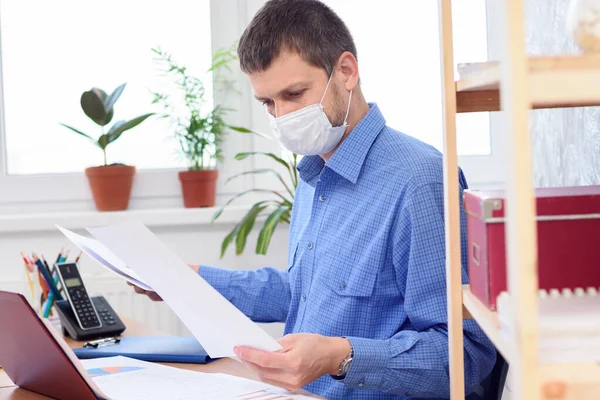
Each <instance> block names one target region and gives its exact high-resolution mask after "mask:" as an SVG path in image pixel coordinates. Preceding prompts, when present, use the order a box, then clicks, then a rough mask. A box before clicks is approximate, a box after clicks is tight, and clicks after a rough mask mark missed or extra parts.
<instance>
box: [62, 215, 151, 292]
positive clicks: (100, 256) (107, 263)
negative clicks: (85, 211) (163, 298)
mask: <svg viewBox="0 0 600 400" xmlns="http://www.w3.org/2000/svg"><path fill="white" fill-rule="evenodd" d="M56 227H57V228H58V229H59V230H60V231H61V232H62V233H63V234H64V235H65V236H66V237H67V238H68V239H69V240H71V242H73V244H75V245H76V246H77V247H79V248H80V249H81V251H83V252H84V253H85V254H87V255H88V256H89V257H90V258H91V259H92V260H94V261H96V262H97V263H99V264H100V265H102V266H103V267H105V268H107V269H108V270H109V271H111V272H113V273H115V274H117V275H119V276H120V277H121V278H124V279H125V280H127V281H129V282H131V283H133V284H134V285H136V286H139V287H141V288H142V289H145V290H152V288H151V287H150V286H148V284H146V283H145V282H144V281H142V278H140V277H139V276H138V275H137V274H136V273H135V272H134V271H133V270H132V269H131V268H128V267H127V265H125V263H123V261H121V260H119V259H118V258H117V257H116V256H115V255H114V254H113V253H112V252H111V251H110V250H109V249H107V248H106V247H105V246H104V245H103V244H102V243H100V242H98V241H97V240H95V239H91V238H87V237H85V236H81V235H78V234H77V233H75V232H71V231H70V230H68V229H65V228H63V227H61V226H58V225H56Z"/></svg>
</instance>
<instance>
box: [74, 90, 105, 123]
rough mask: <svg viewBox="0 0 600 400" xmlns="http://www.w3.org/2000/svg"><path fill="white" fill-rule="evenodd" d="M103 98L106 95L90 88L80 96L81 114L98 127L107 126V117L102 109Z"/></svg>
mask: <svg viewBox="0 0 600 400" xmlns="http://www.w3.org/2000/svg"><path fill="white" fill-rule="evenodd" d="M104 96H106V93H104V92H103V91H102V90H100V89H98V88H92V89H91V90H88V91H86V92H83V94H82V95H81V108H82V109H83V112H84V113H85V115H87V116H88V117H89V118H90V119H91V120H92V121H94V122H95V123H96V124H98V125H100V126H105V125H106V124H108V122H107V119H108V117H109V115H108V114H107V113H106V110H105V109H104ZM111 118H112V116H111Z"/></svg>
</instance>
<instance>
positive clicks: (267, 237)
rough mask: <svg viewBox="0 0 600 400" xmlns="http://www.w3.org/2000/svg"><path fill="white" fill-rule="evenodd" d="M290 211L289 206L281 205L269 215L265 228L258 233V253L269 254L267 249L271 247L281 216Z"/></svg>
mask: <svg viewBox="0 0 600 400" xmlns="http://www.w3.org/2000/svg"><path fill="white" fill-rule="evenodd" d="M288 211H289V207H287V206H279V207H278V208H277V209H276V210H275V211H273V212H272V213H271V215H269V216H268V217H267V220H266V221H265V224H264V225H263V228H262V229H261V230H260V233H259V234H258V240H257V242H256V254H262V255H266V254H267V250H268V248H269V244H270V243H271V237H272V236H273V232H275V228H276V227H277V224H278V223H279V222H280V220H281V217H282V216H283V215H284V214H285V213H286V212H288Z"/></svg>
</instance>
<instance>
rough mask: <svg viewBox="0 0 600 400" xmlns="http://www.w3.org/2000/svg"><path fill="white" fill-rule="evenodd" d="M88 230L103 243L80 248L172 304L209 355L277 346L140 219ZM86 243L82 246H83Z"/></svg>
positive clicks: (70, 233)
mask: <svg viewBox="0 0 600 400" xmlns="http://www.w3.org/2000/svg"><path fill="white" fill-rule="evenodd" d="M59 229H61V231H62V232H63V233H65V235H67V237H69V238H70V239H71V240H72V241H73V243H75V244H76V245H77V246H81V243H82V242H81V240H80V239H79V238H77V237H75V236H73V235H74V234H73V233H72V232H69V231H68V230H66V229H64V228H59ZM87 230H88V232H90V233H91V234H92V235H93V236H94V237H95V238H96V239H97V242H98V243H99V244H101V245H102V246H101V248H99V247H94V246H92V247H90V244H89V243H90V242H86V243H87V244H86V245H85V246H84V247H87V248H88V249H90V248H92V250H93V253H96V254H98V251H100V258H101V259H104V260H105V261H106V260H107V259H106V257H108V258H109V259H110V260H111V262H110V263H109V264H110V266H109V265H106V263H104V262H101V261H99V260H98V259H97V258H95V257H93V256H92V258H94V259H95V260H96V261H98V262H100V264H101V265H103V266H105V267H106V268H108V269H110V270H111V271H113V272H116V273H117V274H119V275H121V276H122V277H123V278H124V279H127V280H129V281H131V279H132V277H133V279H135V280H137V281H139V282H141V283H143V284H144V285H147V286H148V287H151V288H152V290H154V291H155V292H156V293H157V294H158V295H159V296H160V297H162V299H163V300H164V301H165V302H166V303H167V304H168V305H169V306H170V307H171V308H172V309H173V311H174V312H175V313H176V314H177V316H178V317H179V318H180V319H181V321H182V322H183V323H184V324H185V325H186V326H187V328H188V329H189V330H190V331H191V332H192V334H193V335H194V336H195V337H196V339H198V342H200V344H201V345H202V346H203V347H204V349H205V350H206V352H207V353H208V355H209V356H210V357H212V358H221V357H233V358H235V354H234V352H233V348H234V347H235V346H238V345H244V346H250V347H253V348H256V349H260V350H265V351H275V350H279V349H281V346H280V345H279V343H277V341H276V340H275V339H273V338H272V337H271V336H269V335H268V334H267V333H266V332H265V331H264V330H262V329H261V328H260V327H259V326H258V325H256V324H255V323H254V322H252V321H251V320H250V319H249V318H248V317H246V316H245V315H244V314H243V313H242V312H241V311H240V310H238V309H237V308H236V307H235V306H234V305H233V304H231V303H230V302H229V301H228V300H227V299H225V298H224V297H223V296H222V295H221V294H220V293H219V292H218V291H217V290H215V289H214V288H213V287H212V286H211V285H210V284H208V282H206V281H205V280H204V279H202V277H200V276H199V275H198V274H196V273H195V272H194V271H192V269H191V268H189V267H188V265H187V264H186V263H185V262H184V261H183V260H181V259H180V258H179V257H178V256H177V255H176V254H175V253H173V252H172V251H171V250H170V249H169V248H168V247H167V246H166V245H165V244H164V243H162V242H161V241H160V240H159V239H158V238H157V237H156V236H155V235H154V234H153V233H152V232H151V231H150V230H149V229H148V228H147V227H146V226H144V225H143V224H141V223H136V222H127V223H123V224H118V225H112V226H107V227H100V228H88V229H87ZM74 239H75V240H74ZM84 247H81V249H82V250H83V251H86V248H84ZM86 252H87V251H86ZM103 252H106V254H105V253H103ZM115 270H116V271H115ZM130 270H131V271H133V273H134V275H132V274H131V271H130Z"/></svg>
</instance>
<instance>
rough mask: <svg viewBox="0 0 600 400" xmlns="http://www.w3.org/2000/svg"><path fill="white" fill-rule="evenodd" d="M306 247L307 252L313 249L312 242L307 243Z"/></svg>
mask: <svg viewBox="0 0 600 400" xmlns="http://www.w3.org/2000/svg"><path fill="white" fill-rule="evenodd" d="M307 247H308V249H309V250H310V249H312V248H313V244H312V242H308V246H307Z"/></svg>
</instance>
